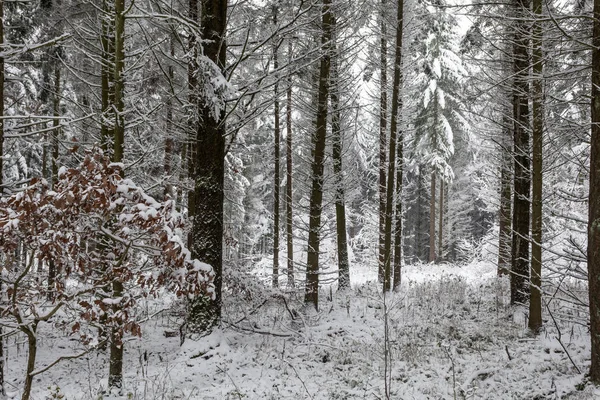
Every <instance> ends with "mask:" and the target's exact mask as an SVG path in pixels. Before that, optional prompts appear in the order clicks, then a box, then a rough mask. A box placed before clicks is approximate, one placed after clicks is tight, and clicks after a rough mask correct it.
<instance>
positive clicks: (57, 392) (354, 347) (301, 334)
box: [6, 262, 600, 400]
mask: <svg viewBox="0 0 600 400" xmlns="http://www.w3.org/2000/svg"><path fill="white" fill-rule="evenodd" d="M356 268H357V269H356V270H353V271H352V272H353V273H354V275H353V276H355V277H356V279H358V280H360V282H358V283H353V286H354V287H353V289H352V290H351V291H348V292H345V293H339V294H333V298H331V297H330V296H331V295H330V294H329V292H326V293H323V295H322V301H321V304H320V309H321V311H320V313H319V314H318V315H313V316H310V317H306V318H304V319H298V318H297V319H296V320H294V321H292V318H291V316H290V314H295V312H294V310H293V309H294V308H295V307H300V305H301V294H298V298H297V299H295V300H294V298H293V297H294V296H293V295H292V300H288V302H287V306H288V307H287V308H286V305H285V304H284V303H283V301H282V300H281V298H280V297H278V296H265V297H263V298H262V299H260V300H257V299H248V301H247V302H246V303H247V304H246V306H245V309H244V310H242V311H240V308H239V307H241V306H240V305H239V304H240V303H242V302H240V301H237V302H233V301H232V302H231V303H232V305H230V309H229V311H230V312H229V313H228V310H227V309H226V310H225V311H226V312H225V315H234V314H236V313H237V314H238V317H239V318H238V317H236V318H231V320H230V321H229V324H223V325H222V326H221V327H220V328H219V329H218V330H216V331H214V332H213V333H212V334H211V335H210V336H208V337H204V338H201V339H199V340H198V341H191V340H187V341H186V342H185V343H184V344H183V346H180V340H179V338H178V337H170V338H167V337H165V336H164V332H165V331H172V330H175V331H176V330H177V320H176V318H174V317H173V316H172V315H165V313H163V314H162V315H161V316H160V317H158V318H155V319H154V320H152V321H150V322H147V323H146V324H145V325H144V327H143V329H144V334H143V337H142V338H141V339H137V338H136V339H131V340H128V341H127V342H126V347H125V349H126V350H125V368H124V371H125V387H124V392H123V396H122V398H126V399H140V400H141V399H144V400H145V399H165V400H168V399H382V398H386V391H387V393H388V394H389V396H388V398H390V399H502V400H503V399H563V398H565V399H593V398H596V399H599V398H600V389H596V388H594V387H591V386H590V385H586V384H585V377H584V373H585V372H587V370H588V368H589V343H588V342H589V333H588V331H587V327H586V326H585V324H584V323H581V322H578V321H582V320H583V321H585V315H584V314H581V315H577V313H578V311H577V310H574V309H573V308H565V307H563V306H561V305H560V303H559V302H558V301H556V302H555V305H554V306H552V305H551V307H550V309H555V310H556V315H558V316H561V318H557V322H556V323H555V322H554V319H553V318H552V317H553V316H554V315H552V316H551V315H549V313H548V312H546V314H545V315H544V329H543V331H542V333H541V334H540V335H539V336H538V337H532V336H531V335H530V334H529V333H528V330H527V328H526V324H527V318H526V310H523V309H519V308H514V307H510V306H509V304H508V303H509V285H508V280H507V279H498V278H496V267H495V266H494V265H492V264H491V263H485V262H479V263H473V264H472V265H468V266H462V267H460V266H455V265H417V266H407V267H406V268H405V269H404V271H403V284H402V288H401V290H400V292H399V293H396V294H394V295H390V296H387V297H386V298H385V301H384V299H383V297H382V295H381V294H380V293H379V292H378V291H377V289H376V285H375V284H373V283H369V282H367V281H368V279H369V278H373V277H374V275H375V273H376V272H375V271H369V272H367V273H365V271H366V270H364V269H362V270H360V269H358V268H359V267H356ZM361 271H362V275H361ZM581 293H584V291H581ZM328 297H329V298H328ZM252 304H253V305H252ZM235 307H238V308H235ZM565 310H566V311H565ZM582 312H583V311H582ZM386 314H387V318H385V315H386ZM553 314H554V313H553ZM300 315H301V313H300ZM565 315H570V319H571V322H566V321H567V317H565ZM240 316H241V317H240ZM232 321H235V322H232ZM386 322H387V327H388V328H387V337H388V339H387V340H385V330H386V329H385V326H386ZM556 326H560V328H561V329H560V334H559V331H558V330H557V329H556ZM39 340H40V350H39V357H38V364H37V368H40V367H42V366H44V365H45V364H47V363H49V362H50V361H51V360H53V359H55V358H56V357H59V356H61V355H67V354H71V353H74V352H76V351H77V350H76V349H75V348H74V346H75V345H74V341H72V340H69V339H68V338H65V337H63V336H58V337H53V336H52V335H50V334H48V335H44V333H43V330H42V332H41V333H40V338H39ZM6 345H7V353H8V354H7V365H6V367H7V372H8V376H7V388H8V391H9V398H20V391H21V388H22V382H23V376H24V368H25V364H26V361H25V359H26V353H27V350H26V345H25V343H24V339H23V338H22V337H18V336H13V337H10V338H9V339H8V343H6ZM386 348H387V349H389V352H388V355H389V357H387V359H388V361H387V363H386V362H385V359H386V357H385V356H384V355H385V354H386ZM107 372H108V366H107V355H106V353H104V352H97V353H93V354H92V353H90V354H88V355H87V356H85V357H82V358H79V359H76V360H72V361H65V362H62V363H60V364H59V365H57V366H55V367H53V368H52V369H50V370H49V371H47V372H45V373H43V374H41V375H39V376H38V377H36V380H35V382H34V388H33V393H32V399H33V400H42V399H44V400H45V399H56V398H61V397H60V396H64V397H62V398H63V399H69V400H71V399H73V400H75V399H86V400H87V399H89V400H91V399H94V400H97V399H108V398H114V397H119V396H114V395H110V396H108V395H105V394H102V388H103V387H106V379H107ZM386 377H387V379H386ZM386 381H387V385H386V383H385V382H386Z"/></svg>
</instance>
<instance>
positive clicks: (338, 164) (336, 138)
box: [331, 16, 350, 290]
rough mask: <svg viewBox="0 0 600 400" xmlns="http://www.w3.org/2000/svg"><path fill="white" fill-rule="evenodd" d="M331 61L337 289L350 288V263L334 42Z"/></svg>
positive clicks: (336, 53)
mask: <svg viewBox="0 0 600 400" xmlns="http://www.w3.org/2000/svg"><path fill="white" fill-rule="evenodd" d="M331 25H332V31H333V34H334V35H335V29H336V20H335V17H334V16H332V17H331ZM332 54H333V57H332V60H331V136H332V138H331V141H332V161H333V174H334V176H335V222H336V239H337V256H338V271H339V283H338V285H339V289H341V290H343V289H347V288H349V287H350V261H349V260H348V236H347V233H346V203H345V193H344V175H343V172H342V171H343V168H342V149H343V145H342V128H341V125H340V122H341V108H340V75H339V73H340V72H339V56H340V54H339V52H338V51H337V49H336V45H335V40H334V41H333V43H332Z"/></svg>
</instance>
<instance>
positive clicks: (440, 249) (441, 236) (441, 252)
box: [437, 179, 444, 261]
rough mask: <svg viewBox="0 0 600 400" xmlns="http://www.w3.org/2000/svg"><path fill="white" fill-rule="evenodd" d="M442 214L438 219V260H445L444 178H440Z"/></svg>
mask: <svg viewBox="0 0 600 400" xmlns="http://www.w3.org/2000/svg"><path fill="white" fill-rule="evenodd" d="M439 207H440V215H439V221H438V257H437V261H443V260H444V250H443V249H444V247H443V244H444V243H443V239H444V180H443V179H440V206H439Z"/></svg>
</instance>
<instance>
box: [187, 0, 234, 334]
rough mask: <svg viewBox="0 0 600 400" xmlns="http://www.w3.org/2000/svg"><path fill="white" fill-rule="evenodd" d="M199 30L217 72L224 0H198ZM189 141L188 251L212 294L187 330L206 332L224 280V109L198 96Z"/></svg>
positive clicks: (216, 316) (217, 314) (216, 315)
mask: <svg viewBox="0 0 600 400" xmlns="http://www.w3.org/2000/svg"><path fill="white" fill-rule="evenodd" d="M201 6H202V11H201V13H200V21H199V23H200V27H201V31H200V36H201V37H202V39H203V40H205V41H206V42H205V43H203V50H204V56H205V57H207V58H208V59H209V60H211V61H212V62H213V63H214V64H215V65H216V66H217V67H218V68H219V72H220V73H223V71H224V70H225V55H226V43H225V26H226V21H227V0H201ZM197 110H198V120H197V129H196V137H195V141H194V146H193V149H194V154H193V157H194V158H193V159H194V168H193V177H194V196H193V200H194V202H193V207H194V209H193V215H194V219H193V220H192V248H191V251H192V257H193V258H196V259H198V260H201V261H203V262H205V263H207V264H209V265H210V266H212V268H213V272H214V281H213V284H214V287H215V289H214V298H212V299H209V298H206V297H197V298H195V299H193V300H192V302H191V304H190V307H189V312H188V320H187V324H188V332H190V334H191V335H192V336H196V335H197V334H203V333H206V332H209V331H210V330H211V329H212V328H213V327H214V326H215V325H216V324H217V323H218V322H219V321H220V319H221V301H222V298H221V290H222V284H223V199H224V193H223V190H224V179H225V132H226V129H225V109H221V110H218V112H216V111H215V110H214V109H213V107H211V105H209V104H205V102H198V104H197Z"/></svg>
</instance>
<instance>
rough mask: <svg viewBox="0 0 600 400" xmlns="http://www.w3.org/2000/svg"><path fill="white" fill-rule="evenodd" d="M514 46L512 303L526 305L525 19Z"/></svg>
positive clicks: (525, 1)
mask: <svg viewBox="0 0 600 400" xmlns="http://www.w3.org/2000/svg"><path fill="white" fill-rule="evenodd" d="M529 8H530V3H529V0H515V11H516V16H522V17H524V16H525V15H527V13H528V12H529ZM515 25H516V27H515V40H514V44H513V56H514V60H513V66H514V71H513V72H514V87H513V120H514V151H515V175H514V190H515V194H514V196H513V236H512V253H511V257H512V268H511V284H510V289H511V291H510V292H511V293H510V294H511V296H510V300H511V304H525V303H526V302H527V299H528V297H529V293H528V292H529V290H528V289H529V216H530V205H529V194H530V187H531V176H530V151H529V104H528V102H529V82H528V79H529V55H528V51H527V49H528V44H529V37H530V35H529V32H528V31H529V29H528V26H527V22H526V21H525V20H523V19H517V20H515Z"/></svg>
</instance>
